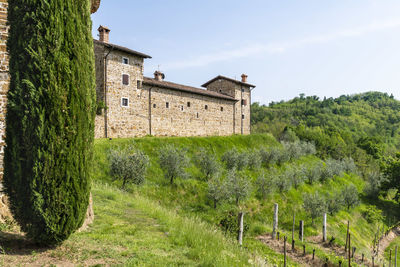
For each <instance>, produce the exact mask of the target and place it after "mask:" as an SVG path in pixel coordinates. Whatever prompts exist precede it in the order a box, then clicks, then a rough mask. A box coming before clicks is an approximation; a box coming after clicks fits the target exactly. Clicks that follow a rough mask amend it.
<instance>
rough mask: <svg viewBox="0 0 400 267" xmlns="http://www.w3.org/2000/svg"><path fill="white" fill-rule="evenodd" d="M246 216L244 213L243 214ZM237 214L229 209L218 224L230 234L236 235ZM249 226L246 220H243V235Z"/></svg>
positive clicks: (237, 228) (237, 226)
mask: <svg viewBox="0 0 400 267" xmlns="http://www.w3.org/2000/svg"><path fill="white" fill-rule="evenodd" d="M245 216H246V215H245ZM238 222H239V215H238V214H236V212H234V211H230V212H229V213H228V215H226V216H225V217H224V218H222V219H221V220H220V223H219V225H220V226H221V227H222V229H223V230H224V231H225V233H229V234H231V235H237V234H238V233H239V223H238ZM249 228H250V226H249V223H248V222H247V220H243V236H244V235H245V234H246V233H247V231H248V230H249Z"/></svg>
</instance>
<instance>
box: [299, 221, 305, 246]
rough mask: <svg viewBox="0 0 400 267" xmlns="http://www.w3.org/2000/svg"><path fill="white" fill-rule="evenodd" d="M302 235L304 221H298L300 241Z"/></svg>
mask: <svg viewBox="0 0 400 267" xmlns="http://www.w3.org/2000/svg"><path fill="white" fill-rule="evenodd" d="M303 237H304V221H300V226H299V239H300V241H301V242H303V241H304V240H303Z"/></svg>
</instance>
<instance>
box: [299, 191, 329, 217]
mask: <svg viewBox="0 0 400 267" xmlns="http://www.w3.org/2000/svg"><path fill="white" fill-rule="evenodd" d="M303 208H304V210H305V211H306V212H307V213H308V214H309V215H310V217H311V220H312V224H314V220H315V219H316V218H317V217H319V216H322V215H323V213H324V212H325V211H326V206H325V199H324V198H323V197H322V196H320V195H319V194H318V192H315V193H314V194H305V195H303Z"/></svg>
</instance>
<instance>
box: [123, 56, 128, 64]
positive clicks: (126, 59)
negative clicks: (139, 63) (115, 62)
mask: <svg viewBox="0 0 400 267" xmlns="http://www.w3.org/2000/svg"><path fill="white" fill-rule="evenodd" d="M122 64H125V65H128V64H129V58H127V57H123V58H122Z"/></svg>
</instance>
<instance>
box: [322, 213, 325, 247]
mask: <svg viewBox="0 0 400 267" xmlns="http://www.w3.org/2000/svg"><path fill="white" fill-rule="evenodd" d="M322 242H326V213H324V225H323V226H322Z"/></svg>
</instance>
